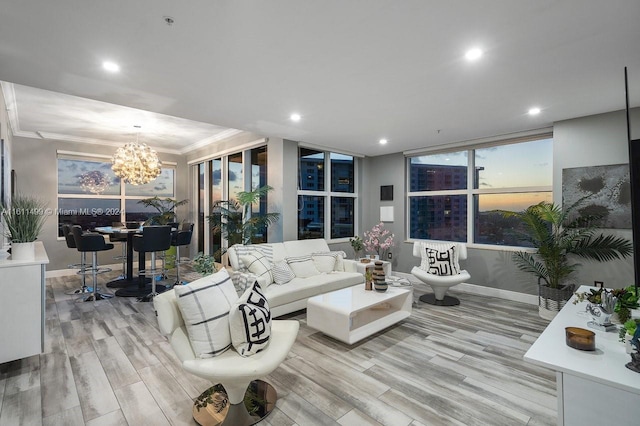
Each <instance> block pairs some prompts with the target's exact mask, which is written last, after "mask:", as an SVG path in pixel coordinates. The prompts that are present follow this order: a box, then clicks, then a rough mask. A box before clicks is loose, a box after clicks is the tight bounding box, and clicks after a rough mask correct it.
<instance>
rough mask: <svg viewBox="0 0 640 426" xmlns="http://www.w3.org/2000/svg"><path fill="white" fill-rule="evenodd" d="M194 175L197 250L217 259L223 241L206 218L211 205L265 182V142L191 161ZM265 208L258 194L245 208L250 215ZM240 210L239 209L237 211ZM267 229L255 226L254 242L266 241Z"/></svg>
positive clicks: (210, 210) (263, 200)
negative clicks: (194, 162) (196, 185)
mask: <svg viewBox="0 0 640 426" xmlns="http://www.w3.org/2000/svg"><path fill="white" fill-rule="evenodd" d="M192 166H193V167H195V168H196V174H197V176H198V193H199V194H200V201H199V204H198V230H199V232H198V251H201V252H205V253H208V254H212V255H214V256H215V257H216V258H217V259H218V260H219V259H220V256H221V254H222V252H223V251H224V248H225V247H226V246H227V242H226V241H225V240H224V239H223V237H222V235H220V234H219V233H214V232H212V230H211V226H210V224H209V221H208V219H207V216H209V215H210V214H212V206H213V205H214V204H215V203H216V202H217V201H221V200H225V201H226V200H229V201H234V200H237V196H238V193H239V192H241V191H252V190H254V189H257V188H259V187H261V186H264V185H266V184H267V146H266V145H262V146H257V147H255V148H251V149H247V150H244V151H241V152H232V153H229V154H226V155H221V156H220V157H215V158H211V159H208V160H204V161H202V162H198V163H196V164H192ZM266 212H267V197H261V199H260V200H259V202H257V203H255V204H254V205H252V206H251V208H250V209H249V214H250V215H259V214H264V213H266ZM239 214H241V212H240V213H239ZM266 231H267V230H266V229H264V230H259V231H258V232H257V233H256V237H255V238H254V240H253V242H254V243H261V242H266V241H267V232H266Z"/></svg>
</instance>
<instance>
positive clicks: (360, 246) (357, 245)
mask: <svg viewBox="0 0 640 426" xmlns="http://www.w3.org/2000/svg"><path fill="white" fill-rule="evenodd" d="M349 243H351V248H352V249H353V255H354V258H355V259H356V260H357V259H358V257H360V256H359V253H360V252H361V251H362V250H364V242H363V241H362V238H360V237H359V236H358V235H356V236H355V237H353V238H349Z"/></svg>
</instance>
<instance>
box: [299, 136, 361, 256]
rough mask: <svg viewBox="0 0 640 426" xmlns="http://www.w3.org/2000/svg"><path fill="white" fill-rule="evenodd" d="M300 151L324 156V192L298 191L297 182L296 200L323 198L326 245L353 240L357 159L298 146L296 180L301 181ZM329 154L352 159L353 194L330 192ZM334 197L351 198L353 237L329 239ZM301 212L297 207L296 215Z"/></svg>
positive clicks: (356, 191) (355, 225)
mask: <svg viewBox="0 0 640 426" xmlns="http://www.w3.org/2000/svg"><path fill="white" fill-rule="evenodd" d="M300 149H311V150H314V151H318V152H321V153H323V154H324V158H323V167H324V170H325V171H324V188H325V189H324V190H322V191H316V190H310V189H300V188H301V182H300V181H298V191H297V198H298V199H299V197H300V196H312V197H322V198H324V237H323V238H324V239H325V240H326V241H327V243H329V244H333V243H345V242H349V239H350V238H353V237H354V236H355V235H358V230H359V220H358V217H359V215H358V211H359V207H358V204H359V203H358V200H359V197H358V189H359V187H360V185H359V180H358V176H359V173H358V171H359V164H360V161H359V159H358V157H357V156H355V155H353V154H345V153H342V152H338V151H329V150H324V149H321V148H318V147H308V146H305V145H298V170H297V173H298V179H301V176H302V174H301V172H300ZM331 154H340V155H346V156H349V157H351V158H352V159H353V191H354V192H340V191H332V190H331V189H332V185H331V183H332V181H331V177H332V171H331ZM334 197H338V198H353V200H354V201H353V232H354V235H352V236H350V237H340V238H331V225H332V224H331V203H332V199H333V198H334ZM300 212H301V207H300V206H298V213H300ZM299 219H300V216H299V214H298V215H297V217H296V222H297V221H299Z"/></svg>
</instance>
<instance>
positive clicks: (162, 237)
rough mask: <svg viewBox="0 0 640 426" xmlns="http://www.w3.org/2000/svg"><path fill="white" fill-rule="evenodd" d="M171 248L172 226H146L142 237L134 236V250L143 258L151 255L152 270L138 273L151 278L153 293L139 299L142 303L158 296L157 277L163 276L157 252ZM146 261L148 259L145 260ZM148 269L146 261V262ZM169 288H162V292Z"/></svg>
mask: <svg viewBox="0 0 640 426" xmlns="http://www.w3.org/2000/svg"><path fill="white" fill-rule="evenodd" d="M169 247H171V226H168V225H167V226H145V227H143V228H142V235H134V236H133V249H134V250H135V251H137V252H139V253H141V254H142V255H143V256H144V255H145V254H146V253H151V268H150V269H149V270H144V271H138V273H139V274H140V275H143V276H145V277H146V276H148V275H150V276H151V293H149V294H147V295H146V296H143V297H141V298H139V299H138V300H139V301H140V302H149V301H151V300H153V297H154V296H156V295H157V294H158V291H157V290H156V276H162V275H163V273H164V272H163V270H162V268H160V269H157V268H156V260H157V259H156V252H157V251H165V250H168V249H169ZM145 260H146V259H145ZM145 268H146V261H145ZM166 289H167V288H166V287H164V286H162V287H161V290H160V291H161V292H162V291H164V290H166Z"/></svg>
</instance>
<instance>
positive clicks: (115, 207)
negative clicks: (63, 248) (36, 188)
mask: <svg viewBox="0 0 640 426" xmlns="http://www.w3.org/2000/svg"><path fill="white" fill-rule="evenodd" d="M174 188H175V170H174V169H173V168H171V167H165V168H163V169H162V173H161V174H160V176H158V177H157V178H156V179H155V180H154V181H152V182H149V183H147V184H145V185H139V186H134V185H128V184H127V185H125V184H123V182H121V180H120V178H118V177H116V176H115V174H114V173H113V171H112V170H111V162H110V161H105V160H102V159H95V158H83V157H80V156H77V157H76V156H59V157H58V236H62V225H63V224H69V225H80V226H82V229H93V228H95V227H97V226H110V225H112V224H113V223H114V222H123V221H138V220H139V221H143V220H146V219H148V218H149V217H150V216H151V215H152V214H155V213H156V211H155V210H154V209H149V208H145V207H144V206H143V205H141V204H138V201H139V200H141V199H143V198H148V197H153V196H156V195H157V196H159V197H173V196H174V193H175V190H174Z"/></svg>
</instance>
